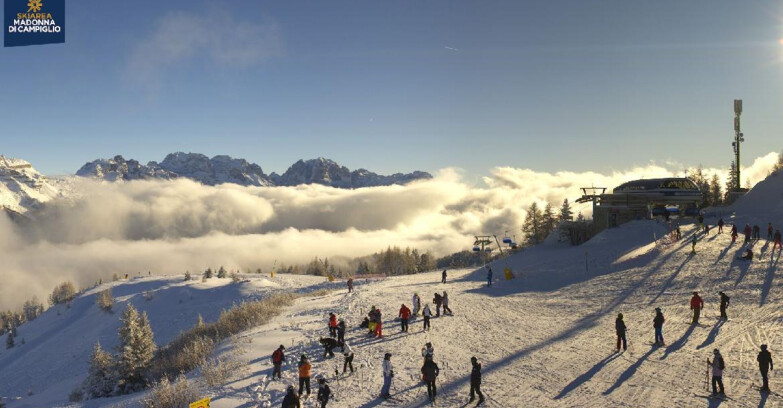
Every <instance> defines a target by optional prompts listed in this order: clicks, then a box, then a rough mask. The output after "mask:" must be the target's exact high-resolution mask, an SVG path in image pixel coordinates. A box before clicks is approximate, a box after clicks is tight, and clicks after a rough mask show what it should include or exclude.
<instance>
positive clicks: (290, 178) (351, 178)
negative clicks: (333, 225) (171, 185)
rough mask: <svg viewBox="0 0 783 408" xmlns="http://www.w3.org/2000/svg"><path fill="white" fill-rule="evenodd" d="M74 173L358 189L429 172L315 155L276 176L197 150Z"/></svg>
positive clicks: (98, 164)
mask: <svg viewBox="0 0 783 408" xmlns="http://www.w3.org/2000/svg"><path fill="white" fill-rule="evenodd" d="M76 175H77V176H81V177H88V178H100V179H104V180H107V181H119V180H138V179H152V178H157V179H166V180H170V179H175V178H188V179H191V180H194V181H198V182H199V183H202V184H206V185H215V184H222V183H234V184H239V185H243V186H296V185H300V184H322V185H326V186H332V187H338V188H361V187H373V186H388V185H392V184H406V183H409V182H411V181H414V180H420V179H429V178H432V175H430V174H429V173H426V172H422V171H415V172H413V173H408V174H402V173H396V174H393V175H391V176H383V175H379V174H376V173H373V172H371V171H368V170H365V169H359V170H354V171H351V170H349V169H348V168H347V167H345V166H341V165H339V164H337V163H335V162H334V161H332V160H329V159H324V158H318V159H312V160H299V161H297V162H296V163H294V164H293V165H292V166H291V167H289V168H288V170H286V172H285V173H283V174H282V175H279V174H277V173H272V174H269V175H267V174H264V172H263V170H262V169H261V166H259V165H257V164H255V163H249V162H248V161H247V160H245V159H235V158H232V157H229V156H222V155H221V156H215V157H212V158H211V159H210V158H209V157H207V156H205V155H203V154H200V153H183V152H177V153H171V154H169V155H167V156H166V158H165V159H163V161H162V162H160V163H158V162H155V161H151V162H149V163H147V164H146V165H144V164H141V163H139V162H138V161H137V160H133V159H130V160H126V159H125V158H123V157H122V156H119V155H118V156H114V157H113V158H111V159H98V160H94V161H91V162H89V163H87V164H85V165H84V166H82V167H81V168H80V169H79V170H78V171H77V172H76Z"/></svg>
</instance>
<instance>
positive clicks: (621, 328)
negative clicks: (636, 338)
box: [614, 313, 628, 351]
mask: <svg viewBox="0 0 783 408" xmlns="http://www.w3.org/2000/svg"><path fill="white" fill-rule="evenodd" d="M614 330H615V331H616V332H617V351H620V341H622V343H623V350H628V341H627V340H626V337H625V332H626V331H627V330H628V328H627V327H625V322H624V321H623V314H622V313H618V314H617V319H615V321H614Z"/></svg>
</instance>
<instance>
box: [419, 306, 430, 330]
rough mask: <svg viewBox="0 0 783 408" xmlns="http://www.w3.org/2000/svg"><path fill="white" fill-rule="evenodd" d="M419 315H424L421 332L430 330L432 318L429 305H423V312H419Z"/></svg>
mask: <svg viewBox="0 0 783 408" xmlns="http://www.w3.org/2000/svg"><path fill="white" fill-rule="evenodd" d="M421 314H423V315H424V328H423V329H422V331H424V330H429V329H430V317H432V311H431V310H430V304H429V303H427V304H426V305H424V310H423V311H422V312H421Z"/></svg>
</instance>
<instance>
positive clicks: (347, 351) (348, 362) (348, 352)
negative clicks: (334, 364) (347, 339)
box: [343, 343, 353, 374]
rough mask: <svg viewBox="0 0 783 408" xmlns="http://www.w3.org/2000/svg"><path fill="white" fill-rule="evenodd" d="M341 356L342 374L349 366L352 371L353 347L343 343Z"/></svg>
mask: <svg viewBox="0 0 783 408" xmlns="http://www.w3.org/2000/svg"><path fill="white" fill-rule="evenodd" d="M343 358H344V361H343V374H345V369H346V368H350V369H351V373H353V349H352V348H351V346H349V345H348V343H343Z"/></svg>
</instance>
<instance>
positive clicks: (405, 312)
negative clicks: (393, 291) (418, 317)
mask: <svg viewBox="0 0 783 408" xmlns="http://www.w3.org/2000/svg"><path fill="white" fill-rule="evenodd" d="M399 316H400V331H401V332H407V331H408V319H410V318H411V310H410V309H408V306H405V303H403V304H402V307H401V308H400V315H399Z"/></svg>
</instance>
